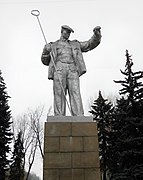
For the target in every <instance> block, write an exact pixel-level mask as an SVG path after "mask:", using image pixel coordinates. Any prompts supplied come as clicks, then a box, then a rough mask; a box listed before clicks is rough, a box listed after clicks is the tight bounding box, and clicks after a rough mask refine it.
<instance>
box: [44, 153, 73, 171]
mask: <svg viewBox="0 0 143 180" xmlns="http://www.w3.org/2000/svg"><path fill="white" fill-rule="evenodd" d="M44 168H55V169H57V168H71V153H45V155H44Z"/></svg>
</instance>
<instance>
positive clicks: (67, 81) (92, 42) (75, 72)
mask: <svg viewBox="0 0 143 180" xmlns="http://www.w3.org/2000/svg"><path fill="white" fill-rule="evenodd" d="M100 29H101V27H100V26H97V27H95V28H94V29H93V32H94V34H93V36H92V37H91V38H90V39H89V40H88V41H84V42H79V41H77V40H72V41H70V40H69V37H70V34H71V33H74V30H73V29H72V28H70V27H69V26H67V25H63V26H62V27H61V37H60V39H59V40H57V41H55V42H51V43H48V44H46V45H45V47H44V49H43V53H42V56H41V60H42V63H43V64H44V65H47V66H49V70H48V79H51V80H53V94H54V115H55V116H65V114H66V94H67V92H68V94H69V102H70V111H71V115H72V116H83V115H84V110H83V105H82V99H81V94H80V85H79V77H80V76H81V75H82V74H84V73H85V72H86V66H85V63H84V60H83V56H82V52H87V51H89V50H92V49H94V48H95V47H97V46H98V45H99V44H100V40H101V32H100Z"/></svg>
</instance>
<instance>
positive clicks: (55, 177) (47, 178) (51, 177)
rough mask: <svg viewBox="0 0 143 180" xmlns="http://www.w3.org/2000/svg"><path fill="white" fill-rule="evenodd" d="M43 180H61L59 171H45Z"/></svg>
mask: <svg viewBox="0 0 143 180" xmlns="http://www.w3.org/2000/svg"><path fill="white" fill-rule="evenodd" d="M43 173H44V176H43V180H59V170H58V169H44V172H43Z"/></svg>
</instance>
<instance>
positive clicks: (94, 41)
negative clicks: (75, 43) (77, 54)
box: [79, 26, 102, 52]
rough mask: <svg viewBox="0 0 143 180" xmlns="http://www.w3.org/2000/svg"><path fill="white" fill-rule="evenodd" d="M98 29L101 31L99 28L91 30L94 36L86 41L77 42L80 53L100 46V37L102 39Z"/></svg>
mask: <svg viewBox="0 0 143 180" xmlns="http://www.w3.org/2000/svg"><path fill="white" fill-rule="evenodd" d="M100 29H101V27H100V26H97V27H95V28H94V29H93V33H94V34H93V36H92V37H91V38H90V39H89V40H88V41H84V42H79V44H80V48H81V51H82V52H87V51H90V50H92V49H94V48H95V47H97V46H98V45H99V44H100V41H101V37H102V36H101V32H100Z"/></svg>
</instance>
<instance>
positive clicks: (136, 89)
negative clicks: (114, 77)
mask: <svg viewBox="0 0 143 180" xmlns="http://www.w3.org/2000/svg"><path fill="white" fill-rule="evenodd" d="M132 66H133V62H132V59H131V56H130V55H129V54H128V51H126V65H125V70H124V71H121V73H122V74H123V75H124V76H125V79H124V80H120V81H115V82H116V83H120V84H121V85H122V86H123V88H122V89H121V90H120V91H119V93H120V95H121V98H120V99H119V100H117V105H116V107H115V111H114V119H115V121H114V123H113V124H112V139H114V142H113V141H112V148H111V159H112V178H111V179H113V180H123V179H126V180H128V179H129V180H142V179H143V148H142V144H143V84H142V81H141V78H143V72H142V71H137V72H133V70H132Z"/></svg>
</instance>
